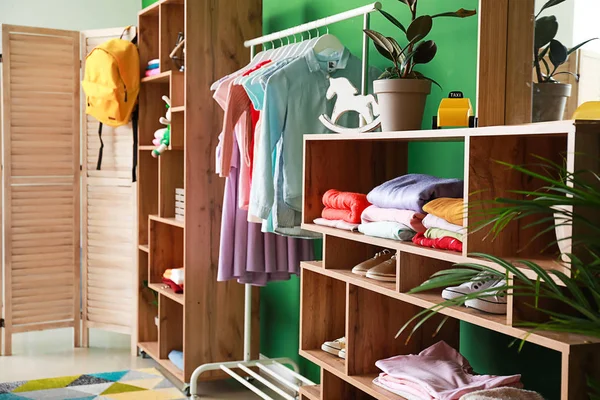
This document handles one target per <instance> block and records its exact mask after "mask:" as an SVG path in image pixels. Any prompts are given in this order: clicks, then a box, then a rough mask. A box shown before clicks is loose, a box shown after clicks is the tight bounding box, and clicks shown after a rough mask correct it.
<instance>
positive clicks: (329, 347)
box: [321, 337, 346, 359]
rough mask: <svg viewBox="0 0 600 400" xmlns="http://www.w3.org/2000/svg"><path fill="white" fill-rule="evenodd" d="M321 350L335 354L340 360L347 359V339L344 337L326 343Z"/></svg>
mask: <svg viewBox="0 0 600 400" xmlns="http://www.w3.org/2000/svg"><path fill="white" fill-rule="evenodd" d="M321 350H323V351H324V352H326V353H329V354H333V355H334V356H338V357H339V358H343V359H345V358H346V338H345V337H342V338H339V339H335V340H334V341H331V342H325V343H323V344H322V345H321Z"/></svg>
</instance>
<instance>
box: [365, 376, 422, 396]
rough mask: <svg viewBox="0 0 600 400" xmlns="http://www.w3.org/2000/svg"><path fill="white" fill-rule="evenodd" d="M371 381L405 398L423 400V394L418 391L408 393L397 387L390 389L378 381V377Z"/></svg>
mask: <svg viewBox="0 0 600 400" xmlns="http://www.w3.org/2000/svg"><path fill="white" fill-rule="evenodd" d="M373 383H374V384H375V385H377V386H379V387H380V388H384V389H385V390H387V391H388V392H392V393H394V394H397V395H398V396H400V397H404V398H405V399H406V400H423V399H424V397H423V394H422V393H419V394H418V395H417V394H414V393H409V392H406V391H404V390H399V389H392V388H390V387H387V386H386V385H385V384H384V383H382V382H380V381H379V377H377V378H375V379H373ZM429 398H431V396H429Z"/></svg>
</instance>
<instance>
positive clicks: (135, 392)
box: [0, 368, 186, 400]
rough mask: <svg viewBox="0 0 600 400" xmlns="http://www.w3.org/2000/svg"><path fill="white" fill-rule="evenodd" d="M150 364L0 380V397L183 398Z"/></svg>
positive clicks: (12, 399)
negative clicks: (14, 380) (99, 371)
mask: <svg viewBox="0 0 600 400" xmlns="http://www.w3.org/2000/svg"><path fill="white" fill-rule="evenodd" d="M185 398H186V397H185V395H184V394H183V393H181V392H180V391H179V390H178V389H177V388H176V387H175V386H173V384H172V383H171V382H169V380H167V379H166V378H165V377H164V376H163V375H162V374H161V373H160V372H158V371H157V370H156V369H154V368H147V369H138V370H132V371H117V372H105V373H100V374H85V375H75V376H64V377H62V378H49V379H36V380H33V381H23V382H11V383H0V400H23V399H34V400H65V399H70V400H92V399H114V400H138V399H139V400H179V399H185Z"/></svg>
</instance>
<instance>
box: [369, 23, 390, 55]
mask: <svg viewBox="0 0 600 400" xmlns="http://www.w3.org/2000/svg"><path fill="white" fill-rule="evenodd" d="M365 33H366V34H367V36H369V37H370V38H371V39H372V40H373V43H375V48H376V49H377V51H379V53H381V55H382V56H384V57H386V58H388V59H389V58H390V57H393V56H394V46H392V44H391V43H390V41H389V40H388V39H387V38H386V37H385V36H383V35H382V34H381V33H379V32H376V31H372V30H370V29H365ZM386 54H387V55H386ZM388 56H389V57H388Z"/></svg>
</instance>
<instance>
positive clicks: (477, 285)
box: [442, 274, 506, 314]
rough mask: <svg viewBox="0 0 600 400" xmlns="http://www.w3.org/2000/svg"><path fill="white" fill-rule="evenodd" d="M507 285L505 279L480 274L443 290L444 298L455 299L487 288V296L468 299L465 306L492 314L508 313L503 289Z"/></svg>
mask: <svg viewBox="0 0 600 400" xmlns="http://www.w3.org/2000/svg"><path fill="white" fill-rule="evenodd" d="M505 286H506V281H505V280H504V279H496V278H495V277H493V276H490V275H488V274H479V275H477V276H476V277H475V278H474V279H473V280H471V281H469V282H465V283H463V284H462V285H459V286H452V287H447V288H446V289H444V290H443V291H442V298H443V299H444V300H453V299H456V298H458V297H461V296H465V295H468V294H471V293H477V292H481V291H484V290H485V291H486V294H485V295H484V296H485V297H481V298H477V299H469V300H466V301H465V306H467V307H469V308H474V309H476V310H479V311H484V312H487V313H490V314H506V293H505V291H504V290H502V288H503V287H505ZM494 289H498V290H494Z"/></svg>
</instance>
